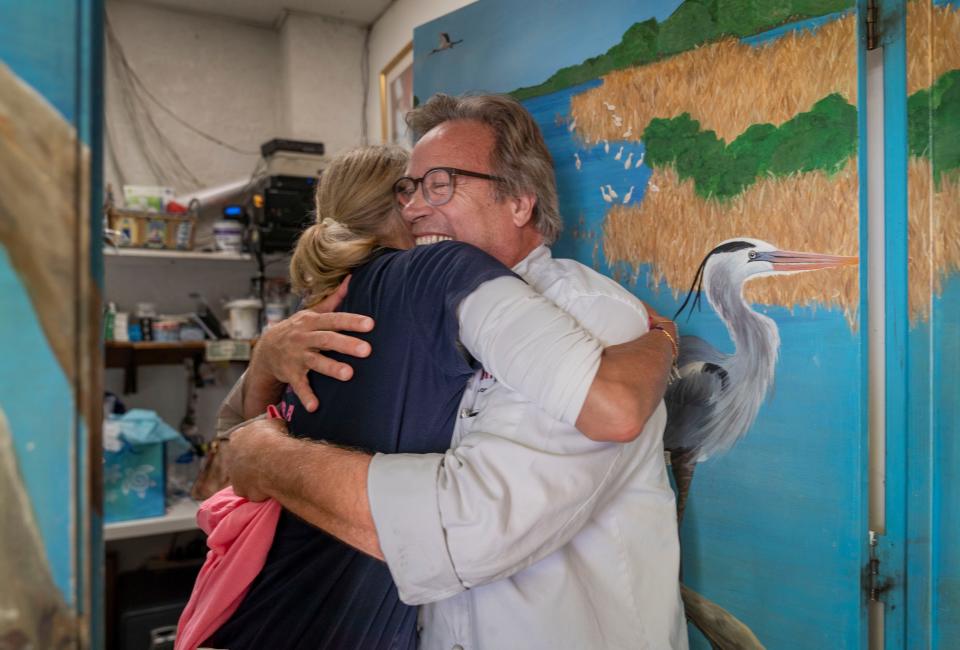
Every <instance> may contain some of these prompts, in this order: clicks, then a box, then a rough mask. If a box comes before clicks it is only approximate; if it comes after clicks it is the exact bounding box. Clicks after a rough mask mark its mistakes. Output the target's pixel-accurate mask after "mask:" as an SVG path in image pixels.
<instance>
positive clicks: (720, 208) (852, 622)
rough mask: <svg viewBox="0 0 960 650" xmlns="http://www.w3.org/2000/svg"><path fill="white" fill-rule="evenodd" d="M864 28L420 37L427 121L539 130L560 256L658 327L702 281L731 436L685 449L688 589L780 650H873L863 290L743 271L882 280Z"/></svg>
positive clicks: (528, 21)
mask: <svg viewBox="0 0 960 650" xmlns="http://www.w3.org/2000/svg"><path fill="white" fill-rule="evenodd" d="M861 25H862V21H861V20H860V12H859V10H858V7H857V6H856V3H854V2H853V1H852V0H850V1H847V0H822V1H821V0H817V1H813V2H807V1H802V2H799V1H798V2H793V1H790V0H786V1H783V2H776V3H773V2H760V1H756V2H752V1H741V0H737V1H733V0H729V1H725V0H682V1H681V0H670V1H668V2H662V1H656V2H654V1H652V0H651V1H647V0H629V1H628V0H615V1H610V2H604V3H601V4H590V3H582V2H577V1H575V0H562V1H560V2H527V3H517V2H513V1H510V0H481V1H480V2H477V3H474V4H471V5H468V6H466V7H464V8H463V9H460V10H459V11H456V12H454V13H451V14H449V15H447V16H444V17H442V18H440V19H438V20H435V21H433V22H431V23H428V24H425V25H423V26H421V27H419V28H417V29H416V30H415V32H414V70H413V76H414V93H415V99H414V101H415V102H418V101H424V100H426V99H427V98H428V97H429V96H431V95H432V94H434V93H435V92H440V91H442V92H447V93H462V92H466V91H492V92H509V93H512V94H514V96H516V97H518V98H519V99H521V100H522V101H523V102H524V104H525V106H526V107H527V108H528V109H529V110H530V111H531V112H532V113H533V115H534V116H535V118H536V119H537V121H538V122H539V124H540V127H541V129H542V131H543V133H544V135H545V138H546V141H547V145H548V147H549V148H550V150H551V153H552V154H553V157H554V163H555V171H556V176H557V181H558V186H559V194H560V204H561V206H560V207H561V212H562V213H563V215H564V218H565V230H564V234H563V235H562V237H561V238H560V240H559V241H558V242H557V243H556V244H555V246H554V251H555V254H557V255H560V256H565V257H572V258H575V259H578V260H580V261H581V262H583V263H585V264H587V265H591V266H593V267H594V268H596V269H598V270H600V271H602V272H604V273H607V274H610V275H611V276H613V277H614V278H616V279H618V280H619V281H620V282H621V283H622V284H623V285H624V286H626V287H627V288H628V289H630V290H631V291H633V292H635V293H636V295H638V296H639V297H641V298H642V299H643V300H645V301H647V302H649V303H650V304H652V305H653V306H654V307H655V308H656V310H657V311H659V312H660V313H663V314H674V313H675V312H677V310H678V309H679V308H680V307H681V305H682V304H683V303H684V300H685V297H686V296H687V294H688V292H689V291H691V290H693V291H694V292H696V289H697V288H698V280H697V277H698V268H701V263H702V262H705V264H704V266H703V267H702V269H703V276H702V280H703V282H702V289H703V297H702V300H701V301H700V308H698V309H693V308H692V305H691V303H687V309H686V310H685V311H684V313H683V314H682V315H681V316H679V317H678V320H679V326H680V328H681V331H682V333H683V334H684V335H685V336H687V337H696V340H694V339H693V338H686V339H684V342H683V345H682V347H683V348H684V349H685V350H687V351H688V356H689V357H690V358H685V359H684V361H689V363H686V364H685V366H686V367H685V368H684V373H685V379H689V378H691V377H696V376H697V373H701V374H700V377H701V378H702V377H704V375H703V372H704V369H705V368H706V371H707V372H708V373H712V377H713V378H714V379H715V380H716V381H715V382H714V383H715V385H714V386H713V387H712V388H711V390H714V391H716V392H715V393H711V395H712V397H711V399H712V400H713V401H712V402H711V403H710V404H708V406H709V408H710V409H715V411H714V412H716V413H718V414H721V415H724V416H725V417H723V418H720V419H717V420H713V421H711V422H710V423H709V426H707V425H706V424H701V425H698V426H696V427H691V428H688V429H687V430H685V431H679V432H677V431H674V432H673V434H671V433H670V431H669V430H668V434H667V440H668V443H670V444H673V445H674V446H675V447H676V449H675V451H684V449H687V450H689V449H690V448H691V447H692V448H693V454H692V458H693V460H695V461H699V462H696V463H695V465H694V467H695V468H696V471H695V473H694V478H693V481H692V484H691V489H690V497H689V501H688V503H687V506H686V514H685V515H684V519H683V522H682V527H681V542H682V548H683V570H684V576H683V580H684V582H685V583H686V584H687V586H688V587H690V588H691V589H692V590H694V591H695V592H697V593H698V594H699V595H700V596H702V597H704V598H706V599H707V600H708V601H710V602H711V603H713V604H715V605H717V606H719V607H721V608H723V609H724V610H725V611H726V613H727V615H731V616H733V617H736V618H737V619H739V621H741V622H742V623H743V624H744V625H746V626H747V627H748V628H749V629H750V630H752V632H753V634H755V635H756V637H757V639H759V641H760V642H761V643H762V644H763V645H765V646H766V647H771V648H862V647H866V640H867V633H866V614H865V611H866V610H865V606H864V605H865V601H864V597H863V595H862V591H861V572H862V570H863V568H864V566H865V564H866V562H867V559H868V557H867V508H866V500H867V494H866V485H867V479H866V457H867V456H866V453H867V452H866V431H867V426H866V424H867V423H866V359H865V353H866V337H865V334H864V331H865V322H866V310H865V287H866V284H865V277H866V274H865V273H861V272H859V271H858V268H857V266H855V265H854V266H841V265H839V264H833V265H830V266H831V268H821V269H820V270H810V271H809V272H802V273H792V272H791V273H785V272H787V271H796V270H797V267H796V266H794V267H789V265H785V264H780V263H775V264H773V265H771V266H770V267H769V268H767V267H764V268H763V269H761V268H760V265H758V264H753V265H752V266H751V265H750V264H751V260H755V259H758V258H750V257H748V255H749V252H750V250H753V251H755V252H756V251H759V254H761V255H762V259H783V258H782V257H776V254H775V253H774V251H784V250H788V251H804V252H808V253H818V254H828V255H833V256H846V257H854V256H858V255H859V256H860V263H861V267H860V268H866V267H865V266H864V264H865V263H866V260H865V257H864V253H865V249H866V246H865V242H866V238H865V237H866V218H865V216H862V215H865V212H864V207H865V205H864V204H865V202H864V200H863V197H864V196H865V192H864V183H863V182H862V179H863V178H864V176H865V175H864V167H863V159H864V157H863V156H862V154H861V143H862V142H863V138H864V133H865V131H864V124H865V122H864V117H863V116H864V111H863V110H861V106H862V101H863V98H864V97H865V92H864V78H865V76H864V73H863V69H864V66H863V61H864V49H863V42H862V39H861V32H860V30H861ZM441 34H444V35H446V36H447V37H448V38H447V39H446V40H444V39H443V38H442V37H441ZM438 43H439V45H438ZM445 43H448V44H447V45H446V46H445ZM454 43H455V44H454ZM758 271H762V272H758ZM721 286H726V287H727V288H728V289H729V291H726V292H724V291H720V290H719V287H721ZM691 301H692V298H691ZM698 355H699V356H698ZM705 361H709V362H711V363H712V364H713V367H707V366H705V365H704V363H703V362H705ZM721 394H722V397H721ZM668 397H669V395H668ZM708 401H709V400H708ZM727 416H729V417H727ZM697 435H703V436H708V437H709V439H710V443H711V444H709V445H702V446H697V444H696V439H697ZM691 441H693V442H691ZM678 457H679V456H678V455H675V456H674V460H673V462H674V465H675V466H678V462H677V458H678ZM689 605H690V602H689V601H688V614H690V612H691V608H690V607H689ZM691 640H692V645H693V646H694V647H698V648H702V647H707V642H706V641H705V639H704V638H703V637H702V636H700V634H699V632H697V631H696V629H694V628H693V627H691Z"/></svg>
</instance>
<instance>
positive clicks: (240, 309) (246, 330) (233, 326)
mask: <svg viewBox="0 0 960 650" xmlns="http://www.w3.org/2000/svg"><path fill="white" fill-rule="evenodd" d="M262 306H263V303H261V302H260V301H259V300H257V299H256V298H242V299H240V300H231V301H230V302H228V303H227V304H226V305H224V307H226V309H227V311H229V312H230V327H229V330H230V338H232V339H252V338H256V336H257V334H259V333H260V308H261V307H262Z"/></svg>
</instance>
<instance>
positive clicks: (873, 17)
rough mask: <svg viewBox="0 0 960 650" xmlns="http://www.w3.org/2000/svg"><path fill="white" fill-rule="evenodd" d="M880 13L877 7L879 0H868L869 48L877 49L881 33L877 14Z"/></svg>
mask: <svg viewBox="0 0 960 650" xmlns="http://www.w3.org/2000/svg"><path fill="white" fill-rule="evenodd" d="M879 13H880V10H879V9H877V0H867V49H868V50H875V49H877V39H878V38H879V34H878V33H877V32H878V30H877V14H879Z"/></svg>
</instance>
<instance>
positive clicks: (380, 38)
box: [366, 0, 472, 143]
mask: <svg viewBox="0 0 960 650" xmlns="http://www.w3.org/2000/svg"><path fill="white" fill-rule="evenodd" d="M471 2H472V0H397V1H396V2H394V3H393V4H392V5H390V8H389V9H387V11H386V12H385V13H384V14H383V16H381V17H380V19H379V20H378V21H377V22H376V23H374V25H373V29H372V31H371V33H370V74H369V86H368V89H367V112H366V120H367V139H368V141H369V142H371V143H375V142H382V141H383V137H382V133H381V126H380V71H381V70H383V67H384V66H385V65H387V63H389V62H390V59H392V58H393V57H394V56H396V54H397V52H399V51H400V50H401V48H403V46H404V45H406V44H407V43H409V42H410V41H411V40H413V28H414V27H418V26H420V25H422V24H423V23H426V22H429V21H431V20H433V19H435V18H439V17H440V16H443V15H444V14H448V13H450V12H451V11H456V10H457V9H459V8H461V7H464V6H466V5H468V4H471ZM423 99H426V98H423Z"/></svg>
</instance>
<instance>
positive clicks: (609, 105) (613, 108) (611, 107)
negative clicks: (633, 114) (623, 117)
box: [603, 102, 617, 111]
mask: <svg viewBox="0 0 960 650" xmlns="http://www.w3.org/2000/svg"><path fill="white" fill-rule="evenodd" d="M603 103H604V104H606V106H607V110H608V111H615V110H617V107H616V106H614V105H613V104H607V102H603Z"/></svg>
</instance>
